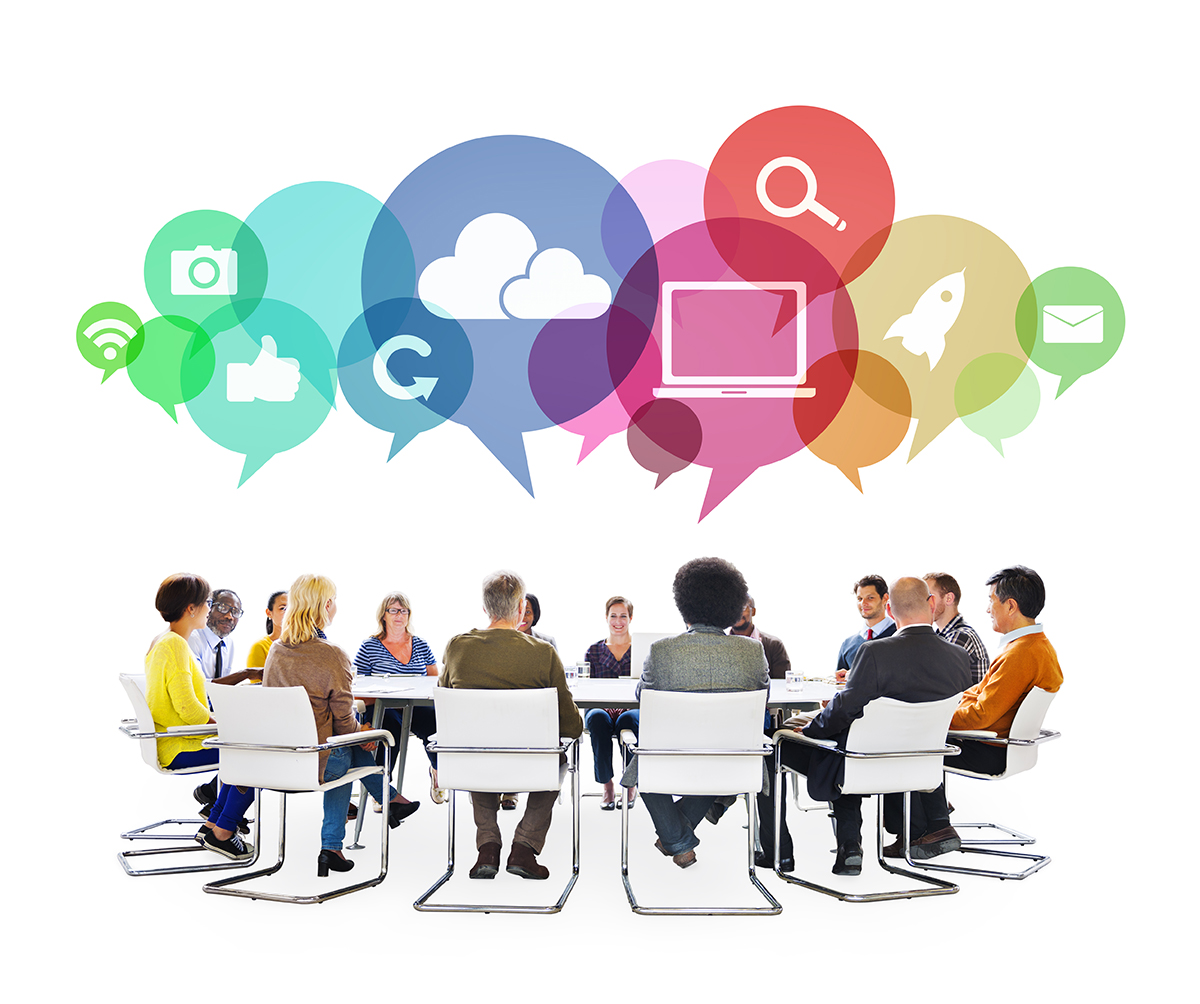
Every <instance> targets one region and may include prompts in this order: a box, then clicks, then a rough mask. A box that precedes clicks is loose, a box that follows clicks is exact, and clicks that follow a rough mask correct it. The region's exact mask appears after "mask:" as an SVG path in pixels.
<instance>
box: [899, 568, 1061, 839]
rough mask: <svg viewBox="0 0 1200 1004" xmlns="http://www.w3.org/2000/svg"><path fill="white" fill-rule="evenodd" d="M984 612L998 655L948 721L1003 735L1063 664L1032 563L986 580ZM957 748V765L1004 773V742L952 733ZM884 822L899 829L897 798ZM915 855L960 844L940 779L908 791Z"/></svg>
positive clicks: (1056, 679) (1053, 684)
mask: <svg viewBox="0 0 1200 1004" xmlns="http://www.w3.org/2000/svg"><path fill="white" fill-rule="evenodd" d="M987 586H988V613H989V614H990V615H991V618H992V630H993V631H995V632H997V633H998V634H1001V635H1003V638H1001V640H1000V645H1001V647H1000V654H999V655H997V656H996V658H994V659H993V660H992V664H991V665H990V666H989V667H988V670H987V672H986V673H985V674H984V677H983V679H982V680H981V681H980V682H979V683H977V684H975V686H973V687H971V689H970V690H967V691H966V692H964V693H963V695H962V702H961V703H960V704H959V706H958V710H957V711H956V712H954V717H953V718H952V719H951V720H950V728H951V729H981V730H987V731H989V732H995V733H996V734H997V735H998V736H1002V737H1007V736H1008V730H1009V728H1011V727H1012V723H1013V719H1014V718H1015V717H1016V714H1017V708H1019V707H1020V706H1021V702H1022V701H1023V700H1024V699H1025V695H1026V694H1028V693H1029V692H1030V691H1031V690H1032V689H1033V688H1034V687H1040V688H1041V689H1042V690H1049V691H1056V690H1058V688H1059V687H1060V686H1062V680H1063V675H1062V670H1061V669H1059V667H1058V655H1057V654H1056V653H1055V651H1054V646H1053V645H1051V644H1050V642H1049V641H1047V640H1046V634H1045V632H1044V631H1043V630H1042V625H1041V624H1038V623H1037V622H1036V618H1037V615H1038V614H1040V613H1041V612H1042V607H1044V606H1045V605H1046V587H1045V585H1044V584H1043V583H1042V577H1041V576H1040V575H1038V573H1037V572H1035V571H1034V570H1033V569H1032V568H1026V567H1025V566H1024V565H1014V566H1013V567H1012V568H1002V569H1001V570H1000V571H998V572H996V573H995V574H994V575H993V576H992V577H991V578H989V579H988V580H987ZM950 742H952V743H953V744H954V745H956V746H958V747H960V748H961V749H962V753H960V754H959V755H958V756H956V757H954V759H953V763H954V766H955V767H963V768H965V769H966V770H970V771H976V772H978V773H980V774H1003V773H1004V766H1005V762H1006V760H1007V759H1008V752H1007V750H1006V748H1005V747H1004V746H997V745H996V744H994V743H988V742H983V741H977V740H974V739H951V740H950ZM884 805H885V823H886V826H887V829H888V830H889V831H890V832H891V833H897V834H898V833H900V832H901V828H902V824H903V816H902V812H903V808H902V806H903V803H902V802H901V801H900V799H899V798H898V797H895V796H888V800H887V801H886V802H885V803H884ZM912 808H913V831H912V832H913V834H914V839H913V842H912V845H911V851H912V856H913V857H914V858H920V859H927V858H932V857H936V856H937V855H939V854H945V853H946V852H947V851H954V850H958V848H959V846H960V841H959V837H958V833H957V832H956V831H955V830H954V827H952V826H951V825H950V812H949V807H948V806H947V804H946V786H945V785H944V784H943V785H939V786H938V787H937V788H936V789H935V790H933V791H922V792H913V805H912ZM883 853H884V856H885V857H889V858H896V857H904V845H903V840H902V839H897V840H896V841H895V843H892V844H889V845H888V846H887V847H885V848H884V851H883Z"/></svg>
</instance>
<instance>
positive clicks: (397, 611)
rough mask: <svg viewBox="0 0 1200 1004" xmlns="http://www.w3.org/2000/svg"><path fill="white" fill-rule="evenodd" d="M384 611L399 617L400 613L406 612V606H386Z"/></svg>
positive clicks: (390, 615) (391, 615)
mask: <svg viewBox="0 0 1200 1004" xmlns="http://www.w3.org/2000/svg"><path fill="white" fill-rule="evenodd" d="M384 613H385V614H387V615H388V616H389V617H399V616H400V615H401V614H406V613H408V607H388V608H387V609H386V610H385V611H384Z"/></svg>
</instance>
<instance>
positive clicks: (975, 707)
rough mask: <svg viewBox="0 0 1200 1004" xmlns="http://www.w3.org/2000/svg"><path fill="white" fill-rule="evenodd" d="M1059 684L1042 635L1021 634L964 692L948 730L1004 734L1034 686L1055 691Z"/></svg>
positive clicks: (1051, 654)
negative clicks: (979, 678) (984, 730)
mask: <svg viewBox="0 0 1200 1004" xmlns="http://www.w3.org/2000/svg"><path fill="white" fill-rule="evenodd" d="M1060 686H1062V670H1061V669H1059V666H1058V656H1057V655H1056V654H1055V652H1054V647H1053V646H1052V645H1051V644H1050V642H1049V641H1047V640H1046V637H1045V635H1044V634H1041V633H1038V634H1032V635H1025V636H1023V637H1021V638H1017V639H1016V640H1015V641H1012V642H1010V643H1009V644H1008V645H1007V646H1005V648H1004V651H1002V652H1001V653H1000V654H999V655H998V656H996V658H995V659H993V660H992V664H991V666H990V667H988V671H987V673H986V674H985V675H984V677H983V679H982V680H981V681H980V682H979V683H977V684H975V686H973V687H971V689H970V690H968V691H966V692H965V693H964V694H963V696H962V702H961V703H960V704H959V706H958V710H957V711H956V712H954V717H953V718H952V719H951V720H950V728H951V729H987V730H988V731H991V732H996V733H997V734H999V735H1000V736H1007V735H1008V730H1009V729H1010V728H1011V727H1012V723H1013V719H1014V718H1015V717H1016V714H1017V708H1018V707H1019V706H1020V704H1021V701H1022V700H1024V698H1025V695H1026V694H1028V693H1029V691H1031V690H1032V689H1033V688H1034V687H1041V688H1042V689H1043V690H1048V691H1051V692H1053V691H1056V690H1058V688H1059V687H1060Z"/></svg>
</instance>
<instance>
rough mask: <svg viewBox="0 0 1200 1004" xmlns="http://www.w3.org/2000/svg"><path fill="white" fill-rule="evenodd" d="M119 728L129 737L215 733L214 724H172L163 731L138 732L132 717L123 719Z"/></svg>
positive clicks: (157, 737) (159, 737)
mask: <svg viewBox="0 0 1200 1004" xmlns="http://www.w3.org/2000/svg"><path fill="white" fill-rule="evenodd" d="M120 729H121V731H122V732H124V733H125V735H127V736H129V738H130V739H169V738H178V737H179V736H215V735H216V734H217V727H216V726H215V725H172V726H171V727H170V728H168V729H167V730H166V731H165V732H139V731H138V727H137V720H136V719H132V718H127V719H124V720H123V721H122V722H121V725H120Z"/></svg>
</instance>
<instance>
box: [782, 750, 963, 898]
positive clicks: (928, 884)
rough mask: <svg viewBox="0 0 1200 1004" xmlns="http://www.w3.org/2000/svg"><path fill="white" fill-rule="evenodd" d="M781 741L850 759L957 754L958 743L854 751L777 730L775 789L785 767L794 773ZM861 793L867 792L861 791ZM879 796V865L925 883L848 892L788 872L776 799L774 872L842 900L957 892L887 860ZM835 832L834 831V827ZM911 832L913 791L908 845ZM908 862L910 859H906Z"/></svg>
mask: <svg viewBox="0 0 1200 1004" xmlns="http://www.w3.org/2000/svg"><path fill="white" fill-rule="evenodd" d="M781 742H799V743H804V744H805V745H807V746H814V747H817V748H820V749H827V750H830V751H831V752H834V753H837V754H839V755H841V756H844V757H846V758H847V759H851V760H878V759H883V758H887V759H895V758H908V757H919V756H935V755H937V756H956V755H957V754H958V752H959V751H958V747H957V746H951V745H949V744H946V745H945V746H942V747H941V748H940V749H928V750H903V751H895V752H881V753H857V752H854V751H850V750H841V749H838V748H837V744H836V743H834V742H833V741H832V740H829V739H810V738H809V737H808V736H806V735H804V734H803V733H800V732H777V733H776V734H775V790H776V791H780V790H781V789H780V784H781V782H782V780H783V777H784V771H788V772H790V773H793V774H794V773H797V772H796V771H792V770H791V768H789V767H785V766H784V764H783V756H782V747H781V746H780V743H781ZM862 794H867V793H866V792H863V793H862ZM873 797H875V798H876V799H877V800H878V806H877V820H876V827H875V830H876V837H875V851H876V857H877V858H878V860H879V865H880V867H882V868H883V869H884V870H885V871H889V872H891V873H892V874H894V875H903V876H905V877H906V878H912V879H916V880H917V881H918V882H922V883H924V887H917V888H911V889H897V890H891V891H887V892H870V893H848V892H843V891H841V890H838V889H833V888H831V887H830V886H824V885H821V884H820V883H818V882H809V881H808V880H807V879H803V878H799V877H798V876H796V875H791V874H788V873H787V872H785V871H783V870H782V868H781V867H780V865H781V861H780V850H779V844H780V831H781V830H782V822H783V806H782V804H781V802H780V801H779V799H776V801H775V874H776V875H777V876H778V877H779V878H781V879H783V881H785V882H791V883H792V884H793V885H799V886H803V887H804V888H805V889H811V890H813V891H814V892H820V893H824V894H825V895H826V896H833V897H834V898H836V899H840V900H841V901H842V902H843V903H878V902H882V901H884V900H891V899H913V898H916V897H921V896H949V895H952V894H953V893H956V892H958V886H957V885H955V884H954V883H953V882H945V881H943V880H941V879H935V878H932V877H931V876H928V875H921V874H919V873H917V872H913V871H909V870H908V869H906V868H898V867H896V866H895V865H893V864H890V863H889V862H888V860H887V859H886V858H885V857H884V856H883V834H884V827H883V797H882V795H881V794H878V793H877V794H875V795H874V796H873ZM835 832H836V831H835ZM911 832H912V792H910V791H906V792H904V829H903V833H902V837H903V839H904V846H905V847H907V846H908V845H909V843H910V842H911V841H910V837H909V834H910V833H911ZM909 863H910V864H911V861H910V862H909Z"/></svg>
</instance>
